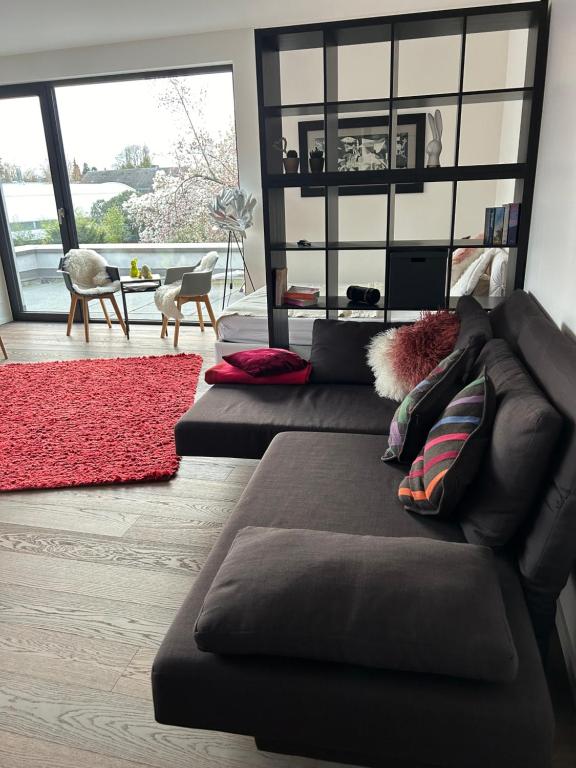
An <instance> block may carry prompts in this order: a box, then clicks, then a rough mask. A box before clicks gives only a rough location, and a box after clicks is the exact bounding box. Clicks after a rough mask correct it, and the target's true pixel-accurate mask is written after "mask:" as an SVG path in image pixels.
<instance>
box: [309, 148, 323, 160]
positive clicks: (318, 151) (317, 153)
mask: <svg viewBox="0 0 576 768" xmlns="http://www.w3.org/2000/svg"><path fill="white" fill-rule="evenodd" d="M310 157H311V158H321V157H324V152H323V151H322V150H321V149H318V147H316V148H315V149H311V150H310Z"/></svg>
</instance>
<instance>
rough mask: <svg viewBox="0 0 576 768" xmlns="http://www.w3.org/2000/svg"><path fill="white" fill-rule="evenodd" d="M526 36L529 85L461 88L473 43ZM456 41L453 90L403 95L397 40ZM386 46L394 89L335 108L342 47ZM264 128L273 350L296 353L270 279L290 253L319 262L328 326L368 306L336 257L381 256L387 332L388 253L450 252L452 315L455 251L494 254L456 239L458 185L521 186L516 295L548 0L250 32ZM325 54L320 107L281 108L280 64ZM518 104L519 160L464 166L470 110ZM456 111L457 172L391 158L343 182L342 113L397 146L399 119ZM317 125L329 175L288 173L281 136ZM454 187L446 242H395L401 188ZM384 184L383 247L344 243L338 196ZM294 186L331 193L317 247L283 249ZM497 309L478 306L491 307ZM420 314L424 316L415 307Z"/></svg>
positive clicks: (513, 258)
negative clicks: (343, 282)
mask: <svg viewBox="0 0 576 768" xmlns="http://www.w3.org/2000/svg"><path fill="white" fill-rule="evenodd" d="M515 29H527V30H528V47H527V57H526V68H525V76H524V84H523V85H521V86H520V87H514V88H493V89H485V90H468V91H467V90H465V89H464V85H465V73H466V42H467V40H468V38H469V35H471V34H475V33H478V32H497V31H506V30H515ZM446 35H456V36H458V37H459V39H460V54H459V73H458V90H457V91H453V92H444V93H428V94H427V93H424V94H415V95H411V96H404V95H403V96H400V95H398V62H399V45H400V43H401V41H402V40H408V39H421V38H429V37H436V36H446ZM373 42H385V43H389V44H390V62H389V64H390V67H389V69H390V83H389V88H388V94H387V95H386V96H385V97H383V98H374V99H362V100H352V101H350V100H348V101H340V100H339V99H338V52H339V49H340V47H342V46H347V45H356V44H361V43H373ZM255 44H256V67H257V87H258V104H259V129H260V145H261V174H262V190H263V213H264V239H265V255H266V280H267V286H268V324H269V340H270V345H271V346H281V347H287V346H288V345H289V334H288V312H287V310H289V309H293V307H290V306H288V305H285V304H281V305H277V304H276V303H275V295H274V294H275V291H274V287H275V279H274V271H275V270H276V269H278V268H285V267H286V263H287V254H289V253H290V254H295V253H296V252H300V251H301V252H303V253H307V254H310V255H311V257H312V258H318V259H322V258H323V259H324V274H325V291H324V293H325V295H323V296H321V297H320V299H319V302H318V305H317V307H314V309H315V310H317V311H318V314H319V315H320V316H322V314H324V316H326V317H330V318H334V317H337V316H338V311H339V310H341V309H367V308H368V307H367V305H365V304H354V303H352V302H349V301H348V299H347V298H346V297H345V296H340V295H339V290H338V254H339V251H354V250H362V251H373V252H374V258H375V259H378V258H383V259H384V264H385V268H384V270H383V272H384V284H385V291H384V296H383V298H382V299H381V301H380V302H379V304H378V305H377V306H376V307H374V309H378V310H381V312H382V314H383V319H384V323H385V324H388V323H389V321H390V318H391V314H390V308H389V305H388V296H389V291H388V284H389V265H390V261H391V260H390V258H389V255H390V251H391V250H394V251H400V252H401V251H406V252H407V253H409V252H410V251H414V250H417V251H422V252H423V253H424V254H425V253H426V252H427V251H429V252H432V251H436V252H437V251H438V250H439V249H445V250H446V295H445V301H444V307H446V308H449V309H453V308H454V306H455V299H454V298H453V297H451V296H450V277H451V264H452V253H453V252H454V251H455V250H456V249H457V248H473V247H477V248H484V247H489V246H488V245H487V244H485V243H483V242H482V241H480V240H471V239H458V238H456V237H455V231H456V215H457V205H458V202H457V200H458V185H459V183H461V182H468V181H485V180H490V181H494V180H501V179H509V180H514V182H515V183H514V202H519V203H521V204H522V214H521V218H520V224H519V231H518V240H517V244H516V245H515V246H514V247H512V246H505V247H506V248H507V249H508V251H509V254H510V256H509V286H508V287H509V289H512V288H520V287H522V286H523V284H524V275H525V269H526V256H527V250H528V237H529V230H530V217H531V210H532V199H533V190H534V178H535V173H536V159H537V151H538V139H539V132H540V120H541V111H542V102H543V93H544V79H545V69H546V54H547V46H548V0H535V1H534V2H523V3H515V4H511V5H496V6H490V5H488V6H483V7H482V6H479V7H474V8H464V9H456V10H446V11H433V12H426V13H414V14H399V15H395V16H384V17H376V18H370V19H353V20H348V21H333V22H326V23H320V24H310V25H297V26H292V27H277V28H272V29H259V30H256V32H255ZM310 48H316V49H320V50H321V51H322V62H323V96H324V98H323V101H321V102H311V103H301V104H298V103H292V104H283V103H282V93H281V77H280V54H281V52H282V51H294V50H305V49H310ZM506 101H521V102H522V114H521V121H520V138H519V143H518V152H517V162H514V163H501V164H490V165H486V164H478V165H469V164H468V165H460V164H459V160H460V157H459V154H460V145H461V126H462V112H463V109H464V108H465V107H466V105H468V104H482V103H494V102H506ZM442 106H454V107H456V132H455V149H454V165H453V166H444V167H441V168H410V169H408V168H396V167H394V164H395V156H393V153H391V157H390V161H391V167H390V168H389V169H388V170H386V171H362V172H356V173H342V172H338V171H336V170H334V169H335V168H336V146H337V135H338V120H339V118H341V117H342V115H344V114H347V113H348V114H354V113H359V112H364V113H366V112H376V113H380V114H384V115H385V116H386V117H387V119H388V124H389V130H390V136H391V142H390V143H391V146H393V143H394V141H393V137H394V135H395V134H396V130H397V120H398V114H399V113H400V114H401V113H402V110H404V109H415V108H428V107H442ZM297 116H311V117H313V116H316V117H317V118H318V119H320V120H322V122H323V125H324V132H325V147H326V152H325V155H326V162H325V171H324V172H323V173H295V174H287V173H284V171H283V167H282V155H281V153H280V152H278V149H277V147H278V140H279V139H280V138H281V136H282V121H283V119H284V118H285V117H297ZM439 182H444V183H450V184H451V185H452V201H451V210H450V223H449V232H448V233H447V237H446V238H445V239H443V240H398V239H397V238H396V237H395V234H394V221H395V202H396V194H397V193H398V191H399V189H398V187H401V185H403V184H415V183H421V184H434V183H439ZM371 185H378V187H379V189H380V190H382V191H383V192H384V193H385V194H386V197H387V200H386V209H385V210H386V223H387V228H386V239H385V240H379V241H340V240H339V225H338V199H339V188H341V187H355V186H363V187H367V186H371ZM291 188H321V189H322V191H323V193H324V220H325V232H324V240H323V241H322V242H314V243H312V244H311V246H310V247H304V248H302V247H300V246H298V244H297V243H294V242H286V220H285V190H286V189H291ZM498 301H499V299H486V300H481V303H482V304H483V305H484V306H485V307H486V309H492V308H494V306H496V304H497V303H498ZM414 309H415V310H416V309H418V307H414Z"/></svg>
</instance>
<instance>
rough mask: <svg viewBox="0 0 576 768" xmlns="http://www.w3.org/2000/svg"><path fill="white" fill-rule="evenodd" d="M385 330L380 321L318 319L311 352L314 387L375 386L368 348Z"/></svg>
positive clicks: (313, 329)
mask: <svg viewBox="0 0 576 768" xmlns="http://www.w3.org/2000/svg"><path fill="white" fill-rule="evenodd" d="M383 327H384V326H383V324H382V323H378V322H357V321H354V320H315V321H314V326H313V328H312V351H311V352H310V362H311V363H312V377H311V381H312V382H314V383H315V384H374V374H373V373H372V371H371V370H370V368H369V366H368V363H367V361H366V354H367V350H366V347H367V346H368V343H369V342H370V339H371V338H372V337H373V336H374V335H375V334H377V333H378V332H379V331H381V330H382V329H383Z"/></svg>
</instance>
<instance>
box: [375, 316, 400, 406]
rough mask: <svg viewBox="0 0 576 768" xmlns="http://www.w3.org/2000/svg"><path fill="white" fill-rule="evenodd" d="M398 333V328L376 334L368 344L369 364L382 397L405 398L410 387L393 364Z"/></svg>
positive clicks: (376, 387)
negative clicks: (393, 348) (393, 352)
mask: <svg viewBox="0 0 576 768" xmlns="http://www.w3.org/2000/svg"><path fill="white" fill-rule="evenodd" d="M397 334H398V328H389V329H388V330H387V331H382V333H378V334H376V336H373V337H372V340H371V341H370V344H368V357H367V360H368V365H369V366H370V368H371V369H372V373H373V374H374V387H375V389H376V392H377V393H378V394H379V395H380V397H389V398H390V399H392V400H403V399H404V398H405V397H406V395H407V393H408V391H409V390H408V389H407V388H406V385H405V384H404V383H403V382H402V381H401V379H400V377H399V376H398V374H397V373H396V370H395V368H394V365H393V357H392V353H391V350H392V346H393V344H394V340H395V338H396V336H397Z"/></svg>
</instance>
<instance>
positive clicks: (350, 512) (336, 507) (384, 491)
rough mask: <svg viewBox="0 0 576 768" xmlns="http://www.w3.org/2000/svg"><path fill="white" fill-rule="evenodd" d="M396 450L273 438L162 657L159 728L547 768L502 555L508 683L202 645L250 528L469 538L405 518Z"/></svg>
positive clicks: (534, 685)
mask: <svg viewBox="0 0 576 768" xmlns="http://www.w3.org/2000/svg"><path fill="white" fill-rule="evenodd" d="M384 443H385V440H384V439H383V438H382V437H378V436H373V435H338V434H312V433H286V434H283V435H279V436H278V437H277V438H275V440H274V441H273V442H272V444H271V446H270V448H269V450H268V451H267V453H266V456H265V458H264V459H263V460H262V462H261V463H260V465H259V467H258V468H257V469H256V472H255V473H254V475H253V477H252V480H251V481H250V483H249V484H248V486H247V488H246V490H245V491H244V493H243V495H242V497H241V499H240V501H239V503H238V505H237V507H236V509H235V510H234V512H233V513H232V516H231V518H230V520H229V522H228V523H227V525H226V527H225V528H224V531H223V534H222V536H221V538H220V539H219V541H218V543H217V544H216V545H215V547H214V549H213V551H212V553H211V554H210V556H209V558H208V560H207V562H206V565H205V566H204V568H203V570H202V572H201V573H200V574H199V575H198V576H197V577H196V579H195V580H194V584H193V587H192V590H191V592H190V594H189V596H188V597H187V598H186V600H185V602H184V604H183V606H182V608H181V610H180V611H179V612H178V615H177V616H176V618H175V621H174V623H173V625H172V627H171V628H170V629H169V631H168V633H167V635H166V638H165V640H164V642H163V643H162V647H161V648H160V651H159V653H158V655H157V657H156V660H155V662H154V667H153V673H152V683H153V693H154V708H155V715H156V719H157V720H158V721H159V722H161V723H167V724H170V725H178V726H188V727H192V728H206V729H211V730H218V731H232V732H234V733H243V734H248V735H252V736H256V737H257V739H259V741H260V743H264V742H265V741H266V740H269V741H279V740H280V741H281V740H282V735H284V734H287V733H288V734H294V738H293V741H294V742H295V745H296V746H298V745H300V746H301V747H304V748H305V749H306V748H307V747H308V746H309V747H310V748H312V747H313V746H314V747H316V748H319V747H322V746H323V745H324V746H325V749H326V751H328V750H329V748H330V747H331V748H332V749H333V751H334V752H335V753H336V754H340V755H341V754H343V753H346V752H348V753H350V754H351V755H353V756H354V757H355V758H356V759H355V760H354V761H353V762H355V763H356V764H360V765H385V764H394V761H396V762H398V763H400V764H402V761H404V762H405V763H408V764H410V765H418V764H423V765H438V766H440V765H441V766H443V768H462V766H466V768H486V766H488V765H489V766H490V768H510V766H511V765H521V766H522V768H546V767H547V766H548V765H549V763H550V755H551V750H552V742H553V730H554V729H553V715H552V710H551V705H550V698H549V694H548V690H547V686H546V680H545V677H544V673H543V670H542V663H541V661H540V657H539V654H538V649H537V647H536V644H535V641H534V636H533V633H532V629H531V625H530V619H529V616H528V613H527V610H526V605H525V601H524V595H523V592H522V588H521V586H520V584H519V581H518V576H517V572H516V571H515V569H514V568H513V566H512V565H511V564H510V563H509V561H508V560H507V559H505V558H503V557H500V556H497V558H496V561H497V567H498V573H499V578H500V585H501V588H502V593H503V597H504V602H505V604H506V611H507V615H508V621H509V624H510V629H511V631H512V637H513V640H514V644H515V645H516V649H517V652H518V658H519V670H518V675H517V677H516V679H515V680H514V681H512V682H510V683H498V684H488V683H481V682H475V681H471V680H458V679H455V678H449V677H441V676H439V675H436V676H432V675H430V676H427V675H420V674H407V673H404V672H393V671H388V670H379V669H365V668H362V667H359V666H353V665H348V664H331V663H328V662H313V661H306V660H301V659H285V658H280V657H277V658H269V659H266V660H263V659H262V658H255V657H251V656H242V657H230V656H228V657H224V656H218V655H217V654H210V653H203V652H202V651H200V650H198V648H197V646H196V642H195V640H194V625H195V622H196V618H197V616H198V614H199V612H200V608H201V606H202V603H203V601H204V597H205V595H206V593H207V591H208V588H209V587H210V584H211V583H212V581H213V579H214V576H215V574H216V573H217V571H218V569H219V567H220V565H221V563H222V562H223V560H224V558H225V557H226V554H227V552H228V550H229V548H230V544H231V543H232V541H233V539H234V537H235V536H236V533H237V531H238V530H239V529H240V528H244V527H245V526H248V525H255V526H262V525H265V526H272V527H277V528H308V529H311V530H312V529H313V530H320V531H327V530H330V531H337V532H343V533H360V534H366V535H375V536H425V537H427V538H434V539H439V540H444V541H463V535H462V531H461V529H460V526H459V525H457V524H456V523H452V522H449V521H443V520H437V519H432V518H427V517H420V516H418V515H413V514H410V513H408V512H405V511H404V510H403V509H402V507H401V505H400V504H399V503H398V501H397V499H396V498H395V495H394V492H395V489H396V488H397V487H398V483H399V482H400V479H401V477H402V470H401V469H400V468H399V467H398V466H396V465H393V464H383V463H382V462H381V461H380V455H381V453H382V451H383V444H384ZM335 467H341V468H342V472H335V471H334V468H335ZM471 712H472V713H473V717H471V714H470V713H471ZM286 740H289V739H286Z"/></svg>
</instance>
